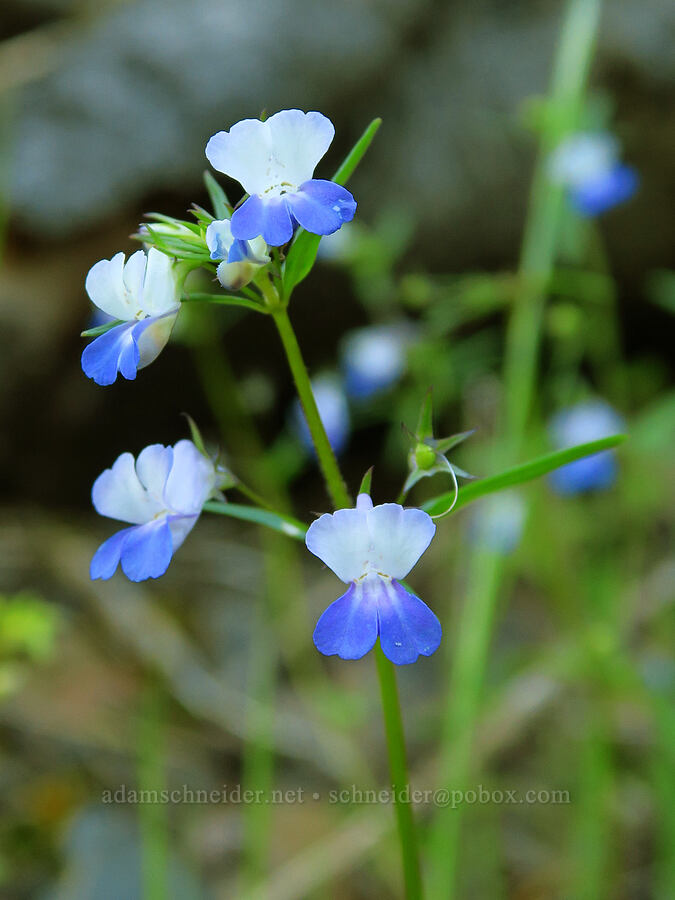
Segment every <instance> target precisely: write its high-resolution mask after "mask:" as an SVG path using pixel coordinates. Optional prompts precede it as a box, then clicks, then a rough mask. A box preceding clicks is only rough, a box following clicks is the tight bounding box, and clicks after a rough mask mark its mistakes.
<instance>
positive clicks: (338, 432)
mask: <svg viewBox="0 0 675 900" xmlns="http://www.w3.org/2000/svg"><path fill="white" fill-rule="evenodd" d="M312 391H313V393H314V399H315V400H316V405H317V407H318V409H319V415H320V416H321V421H322V422H323V427H324V428H325V429H326V434H327V435H328V440H329V442H330V445H331V447H332V448H333V452H334V453H340V452H341V451H342V450H343V449H344V448H345V446H346V444H347V440H348V438H349V431H350V425H351V421H350V415H349V404H348V402H347V396H346V394H345V392H344V388H343V386H342V382H341V380H340V379H339V378H338V377H337V375H331V374H325V375H318V376H317V377H316V378H314V379H312ZM291 426H292V428H293V431H294V432H295V433H296V435H297V436H298V438H299V440H300V442H301V443H302V445H303V447H305V448H306V449H307V450H311V451H313V450H314V444H313V443H312V436H311V434H310V433H309V427H308V426H307V421H306V419H305V414H304V413H303V411H302V407H301V405H300V403H299V401H298V400H296V401H295V402H294V404H293V409H292V412H291Z"/></svg>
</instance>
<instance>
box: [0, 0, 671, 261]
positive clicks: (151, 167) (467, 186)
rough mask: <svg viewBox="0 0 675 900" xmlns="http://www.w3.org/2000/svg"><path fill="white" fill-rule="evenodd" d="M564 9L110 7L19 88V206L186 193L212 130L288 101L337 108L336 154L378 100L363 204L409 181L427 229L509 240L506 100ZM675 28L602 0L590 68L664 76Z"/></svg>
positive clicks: (516, 185)
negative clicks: (381, 124)
mask: <svg viewBox="0 0 675 900" xmlns="http://www.w3.org/2000/svg"><path fill="white" fill-rule="evenodd" d="M29 5H30V6H31V7H33V6H34V4H33V3H32V2H31V3H30V4H29ZM560 16H561V5H560V4H557V3H546V4H542V3H534V2H521V3H518V4H510V5H505V4H503V3H500V2H496V0H482V2H479V3H472V4H469V3H466V2H464V3H462V2H454V3H451V4H442V3H430V2H428V0H395V2H389V3H379V2H371V3H367V4H363V3H357V2H353V0H345V2H342V3H338V4H316V3H311V2H308V0H284V2H283V3H278V4H270V3H266V2H264V0H251V2H248V3H246V4H242V3H237V2H235V0H195V2H193V3H190V4H185V3H181V2H179V0H140V2H136V3H129V4H123V5H121V6H119V7H118V6H117V5H114V6H113V7H112V8H111V10H110V11H108V12H107V13H104V14H102V15H101V17H100V18H99V19H97V20H95V21H94V23H93V24H92V25H91V27H90V28H89V29H88V30H87V31H86V33H83V34H82V35H81V36H80V37H79V39H78V40H77V41H76V42H75V43H74V45H72V46H71V48H70V52H68V53H67V54H65V53H64V54H63V55H62V56H61V58H60V59H59V60H58V61H57V62H56V63H55V66H56V67H55V68H54V70H53V71H52V72H51V73H50V74H49V75H48V76H47V77H44V78H42V79H40V80H38V81H36V82H35V83H33V84H31V85H30V86H28V87H27V88H25V90H24V91H23V95H22V98H21V105H20V114H19V117H18V121H17V134H16V154H15V158H16V159H17V160H20V165H17V166H15V169H14V177H13V195H14V212H15V216H16V221H17V222H18V223H19V224H20V226H21V228H22V229H26V230H29V231H32V232H34V233H39V234H40V235H41V236H45V235H50V236H51V237H54V238H57V237H63V236H64V235H65V234H67V233H77V232H81V230H82V229H83V228H85V227H86V226H88V225H90V224H92V223H96V222H100V221H102V220H104V219H105V218H106V217H107V216H110V214H111V213H114V212H115V211H120V210H123V209H125V208H128V207H129V206H130V205H135V204H138V203H139V202H142V200H143V198H144V196H147V195H148V193H150V192H153V191H160V190H166V191H177V192H180V191H189V190H190V189H192V190H194V189H195V188H196V186H197V185H198V179H199V175H200V173H201V171H202V169H203V168H204V167H205V166H206V160H205V158H204V155H203V148H204V145H205V142H206V140H207V138H208V137H209V136H210V134H211V133H213V132H214V131H216V130H218V129H220V128H223V127H227V126H228V125H229V124H230V123H232V122H235V121H236V120H237V119H239V118H242V117H246V116H255V115H257V114H258V113H259V112H260V110H262V109H263V108H267V109H269V110H276V109H278V108H283V107H288V106H294V105H295V106H299V107H303V108H312V107H318V108H320V109H321V110H323V111H324V112H326V113H327V114H329V115H331V116H332V117H333V118H334V119H335V120H336V122H337V124H338V126H339V131H338V145H339V146H338V147H337V148H336V151H335V152H334V153H333V161H334V159H335V157H336V155H337V154H339V152H340V151H341V150H342V149H346V148H347V146H348V142H349V140H351V139H352V138H354V137H356V135H357V134H358V132H359V130H360V129H361V127H363V126H364V125H365V124H366V122H367V121H368V119H369V118H370V117H372V116H373V115H376V114H378V113H382V114H383V115H384V117H385V128H384V129H383V131H382V135H381V136H380V138H379V139H378V141H377V142H376V144H375V146H374V148H373V151H372V163H371V167H370V170H371V172H372V171H377V172H379V173H380V174H379V175H378V179H377V183H375V182H374V180H373V179H372V178H366V177H365V176H364V175H363V174H362V173H360V174H359V175H357V181H358V193H359V199H360V200H362V202H363V206H362V209H363V210H364V214H365V215H366V216H367V215H368V210H369V209H371V210H374V207H375V205H376V204H381V202H382V196H383V192H387V193H390V191H391V190H392V187H393V186H400V185H405V187H406V189H407V190H408V191H409V192H410V196H411V206H412V208H413V210H416V211H417V213H418V216H419V217H420V218H421V219H423V221H424V225H425V226H426V227H427V229H430V228H435V229H437V228H439V227H444V230H445V231H446V232H447V234H448V235H449V237H450V239H451V240H452V241H454V242H458V241H461V240H468V238H467V237H464V235H467V234H468V233H470V232H471V231H472V229H473V228H474V227H475V228H478V227H482V226H486V227H487V232H486V234H484V235H483V238H482V244H483V245H485V244H488V245H489V243H490V242H497V243H498V244H504V242H507V243H508V244H511V243H513V242H514V240H515V235H514V229H513V218H514V212H515V214H516V215H518V214H520V212H521V210H522V208H523V205H524V202H525V193H524V187H525V185H526V182H527V175H528V163H527V148H528V144H529V142H528V140H527V137H526V136H524V135H523V131H522V128H521V127H520V125H519V123H518V121H517V113H518V108H519V105H520V103H521V102H522V101H523V100H524V99H525V98H527V97H528V96H531V95H532V94H536V93H541V92H543V91H544V90H545V89H546V85H547V82H548V77H549V71H550V67H551V59H552V54H553V51H554V46H555V40H556V37H557V34H558V31H559V25H560ZM673 27H675V7H673V6H672V5H671V4H668V3H667V2H665V0H645V2H638V0H615V2H613V3H611V4H607V5H606V8H605V15H604V21H603V28H602V33H601V39H600V49H599V64H598V66H597V71H598V73H599V74H600V76H601V81H602V80H604V78H605V76H610V75H611V74H612V73H613V72H616V71H622V72H625V71H629V72H633V73H635V74H636V75H637V76H638V79H639V80H640V81H641V82H642V81H643V82H644V87H643V90H644V91H646V92H649V91H650V90H651V89H652V88H654V85H655V83H657V82H659V81H662V82H665V83H668V82H669V81H670V79H671V78H672V74H673V69H674V63H673V56H672V52H671V46H672V41H671V39H670V38H669V33H670V34H671V35H672V29H673ZM608 80H609V82H610V83H609V87H610V89H611V88H612V87H613V84H612V83H611V82H612V79H611V77H609V79H608ZM0 89H1V86H0ZM654 89H656V88H654ZM660 127H663V128H666V127H667V116H666V115H665V114H664V115H663V121H662V123H661V126H660ZM653 137H654V136H653V135H652V134H650V135H649V139H650V140H653ZM639 140H640V138H639V136H637V135H635V136H634V143H637V142H638V141H639ZM634 149H636V148H634V147H630V148H629V154H628V155H629V157H630V156H631V155H632V154H631V152H630V151H631V150H634ZM664 162H665V161H664ZM380 167H382V168H380ZM328 170H329V171H330V164H329V168H328ZM324 172H325V170H324ZM516 198H517V199H516ZM460 219H461V220H462V223H463V224H462V228H461V229H456V228H455V227H453V225H456V224H457V223H458V221H459V220H460ZM467 222H468V227H467ZM479 223H480V224H479ZM458 231H461V233H462V237H459V236H458V233H457V232H458ZM509 249H510V248H509Z"/></svg>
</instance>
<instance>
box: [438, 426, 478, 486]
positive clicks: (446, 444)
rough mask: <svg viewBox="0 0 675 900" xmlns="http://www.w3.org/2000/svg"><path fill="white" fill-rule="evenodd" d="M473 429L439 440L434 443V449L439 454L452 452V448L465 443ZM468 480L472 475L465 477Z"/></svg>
mask: <svg viewBox="0 0 675 900" xmlns="http://www.w3.org/2000/svg"><path fill="white" fill-rule="evenodd" d="M475 430H476V429H475V428H472V429H471V430H470V431H462V432H460V433H459V434H452V435H450V437H447V438H439V440H437V441H434V447H435V449H436V450H438V452H439V453H447V452H448V450H452V448H453V447H456V446H457V445H458V444H461V443H462V441H465V440H466V439H467V438H468V437H471V435H472V434H473V433H474V432H475ZM466 477H468V478H473V475H468V476H466Z"/></svg>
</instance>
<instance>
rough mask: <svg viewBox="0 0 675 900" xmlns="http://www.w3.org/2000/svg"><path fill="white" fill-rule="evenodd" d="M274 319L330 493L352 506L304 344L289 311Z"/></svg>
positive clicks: (338, 503) (340, 503)
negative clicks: (301, 348) (294, 328)
mask: <svg viewBox="0 0 675 900" xmlns="http://www.w3.org/2000/svg"><path fill="white" fill-rule="evenodd" d="M272 317H273V318H274V321H275V323H276V326H277V329H278V331H279V337H280V338H281V343H282V344H283V346H284V350H285V351H286V358H287V359H288V364H289V366H290V369H291V374H292V375H293V380H294V381H295V387H296V390H297V392H298V397H299V398H300V403H301V404H302V408H303V410H304V413H305V418H306V420H307V426H308V428H309V433H310V434H311V436H312V442H313V444H314V447H315V449H316V455H317V459H318V461H319V466H320V468H321V473H322V474H323V477H324V481H325V482H326V487H327V489H328V493H329V494H330V497H331V500H332V501H333V504H334V506H335V508H336V509H341V508H344V507H347V506H351V505H352V501H351V498H350V496H349V493H348V491H347V486H346V484H345V483H344V480H343V478H342V474H341V472H340V468H339V466H338V463H337V459H336V458H335V454H334V453H333V448H332V447H331V445H330V442H329V440H328V436H327V434H326V430H325V428H324V427H323V422H322V421H321V416H320V415H319V410H318V407H317V405H316V400H315V399H314V393H313V392H312V385H311V382H310V380H309V375H308V373H307V367H306V366H305V362H304V360H303V358H302V353H301V351H300V345H299V344H298V339H297V338H296V336H295V332H294V331H293V326H292V325H291V320H290V319H289V318H288V312H287V310H286V308H285V307H277V308H276V309H274V311H273V312H272Z"/></svg>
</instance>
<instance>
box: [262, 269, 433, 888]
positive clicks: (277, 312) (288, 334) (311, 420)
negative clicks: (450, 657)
mask: <svg viewBox="0 0 675 900" xmlns="http://www.w3.org/2000/svg"><path fill="white" fill-rule="evenodd" d="M261 281H262V279H261ZM267 284H268V285H269V284H270V283H269V282H268V283H267ZM270 287H271V285H270ZM263 295H265V291H264V290H263ZM266 299H267V297H266ZM272 317H273V319H274V322H275V324H276V326H277V330H278V332H279V337H280V338H281V343H282V344H283V347H284V350H285V352H286V357H287V359H288V364H289V367H290V369H291V373H292V375H293V380H294V382H295V386H296V389H297V392H298V397H299V398H300V402H301V404H302V408H303V410H304V412H305V416H306V419H307V425H308V427H309V432H310V434H311V436H312V441H313V443H314V448H315V450H316V455H317V459H318V461H319V466H320V468H321V472H322V474H323V477H324V481H325V483H326V488H327V490H328V493H329V495H330V497H331V500H332V502H333V505H334V506H335V508H336V509H341V508H345V507H350V506H351V505H352V501H351V498H350V496H349V492H348V490H347V486H346V484H345V482H344V479H343V477H342V473H341V472H340V468H339V466H338V462H337V459H336V458H335V454H334V453H333V450H332V448H331V445H330V442H329V440H328V436H327V435H326V431H325V429H324V427H323V423H322V421H321V416H320V415H319V410H318V408H317V405H316V401H315V400H314V395H313V393H312V386H311V383H310V378H309V373H308V372H307V367H306V366H305V363H304V360H303V358H302V353H301V350H300V345H299V344H298V340H297V337H296V335H295V332H294V330H293V326H292V325H291V321H290V319H289V317H288V312H287V310H286V308H285V306H281V305H279V306H278V307H277V308H276V309H274V311H273V312H272ZM375 658H376V661H377V674H378V679H379V683H380V696H381V701H382V713H383V717H384V728H385V737H386V742H387V753H388V757H389V772H390V777H391V783H392V785H393V786H394V808H395V811H396V823H397V828H398V836H399V845H400V851H401V863H402V867H403V879H404V884H405V894H406V898H407V900H419V898H420V897H421V896H422V881H421V875H420V865H419V854H418V848H417V836H416V830H415V820H414V818H413V812H412V806H411V803H410V798H409V791H407V790H406V787H407V785H408V764H407V756H406V749H405V735H404V731H403V717H402V715H401V705H400V702H399V696H398V689H397V685H396V671H395V669H394V665H393V663H391V662H390V661H389V660H388V659H387V658H386V657H385V655H384V653H383V652H382V649H381V648H380V646H379V644H378V646H377V647H376V649H375Z"/></svg>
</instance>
